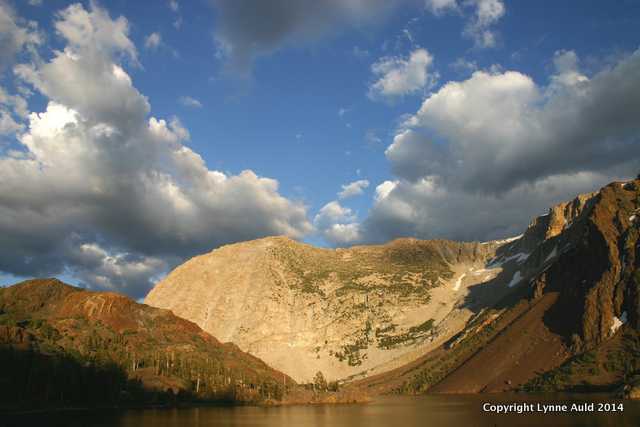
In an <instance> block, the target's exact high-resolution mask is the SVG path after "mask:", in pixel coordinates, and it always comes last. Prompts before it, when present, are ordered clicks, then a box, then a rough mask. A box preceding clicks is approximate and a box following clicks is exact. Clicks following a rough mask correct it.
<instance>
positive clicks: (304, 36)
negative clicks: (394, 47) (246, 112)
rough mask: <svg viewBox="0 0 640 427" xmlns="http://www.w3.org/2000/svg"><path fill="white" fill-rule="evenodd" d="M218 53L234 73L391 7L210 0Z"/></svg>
mask: <svg viewBox="0 0 640 427" xmlns="http://www.w3.org/2000/svg"><path fill="white" fill-rule="evenodd" d="M210 2H211V4H212V5H213V6H214V7H215V10H216V15H217V20H216V23H217V25H216V29H215V37H216V41H217V44H218V49H219V53H220V54H221V55H222V56H224V57H225V58H226V59H227V61H228V65H229V66H230V67H231V69H233V70H234V71H236V72H238V73H244V74H246V73H248V72H249V70H250V67H251V65H252V63H253V61H254V60H255V59H256V58H257V57H259V56H261V55H265V54H269V53H272V52H274V51H276V50H278V49H280V48H281V47H283V46H286V45H295V44H299V43H301V42H308V41H313V40H317V39H319V38H322V37H325V36H328V35H331V34H335V32H336V31H339V30H340V28H343V27H346V26H358V25H362V24H366V23H368V22H371V21H372V20H374V19H375V18H377V17H379V16H381V15H383V14H384V13H385V12H386V11H388V10H389V9H391V8H392V7H394V6H395V5H396V4H397V3H398V1H387V0H340V1H336V0H298V1H295V2H291V1H288V0H272V1H269V2H265V1H261V0H210Z"/></svg>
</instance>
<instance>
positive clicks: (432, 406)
mask: <svg viewBox="0 0 640 427" xmlns="http://www.w3.org/2000/svg"><path fill="white" fill-rule="evenodd" d="M487 401H490V402H503V403H510V402H516V401H519V402H533V403H538V402H554V403H556V402H567V403H572V402H585V401H593V402H607V401H609V402H610V401H611V400H610V399H607V398H604V397H602V398H599V397H597V396H589V397H585V396H568V395H556V396H549V395H547V396H514V395H474V396H443V395H434V396H416V397H389V398H383V399H379V400H377V401H375V402H373V403H369V404H363V405H326V406H289V407H271V408H263V407H232V408H229V407H203V408H186V409H149V410H129V411H124V412H100V413H82V412H79V413H74V414H58V415H56V416H53V415H50V414H49V415H47V416H46V418H45V419H43V418H42V417H41V416H40V417H34V416H29V417H26V416H23V417H21V418H20V419H19V420H17V419H11V420H9V419H5V421H4V422H3V421H0V427H13V426H14V425H16V426H17V425H19V426H25V425H44V426H56V427H58V426H59V427H85V426H87V427H88V426H96V427H151V426H153V427H178V426H180V427H210V426H216V427H217V426H223V427H224V426H243V427H247V426H263V427H275V426H301V427H306V426H319V427H323V426H326V427H329V426H331V427H341V426H345V427H346V426H349V427H351V426H367V427H378V426H397V427H404V426H421V427H429V426H437V427H447V426H480V427H483V426H491V427H494V426H540V425H547V426H570V427H575V426H598V427H599V426H611V427H614V426H615V427H626V426H629V427H632V426H633V427H636V426H640V403H639V402H630V401H625V402H623V404H624V412H622V413H620V412H618V413H602V412H600V413H598V412H592V413H567V414H551V415H549V414H547V415H544V414H539V413H527V414H508V415H504V414H500V415H498V414H491V413H486V412H484V411H483V410H482V404H483V403H484V402H487Z"/></svg>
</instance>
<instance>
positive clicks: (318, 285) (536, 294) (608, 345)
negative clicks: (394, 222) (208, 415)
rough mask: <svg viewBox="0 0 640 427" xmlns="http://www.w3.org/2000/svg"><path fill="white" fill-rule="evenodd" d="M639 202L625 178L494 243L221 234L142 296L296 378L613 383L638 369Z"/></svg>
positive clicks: (389, 385)
mask: <svg viewBox="0 0 640 427" xmlns="http://www.w3.org/2000/svg"><path fill="white" fill-rule="evenodd" d="M639 207H640V181H637V180H636V181H630V182H627V183H620V182H617V183H612V184H610V185H608V186H606V187H604V188H602V189H601V190H600V191H598V192H595V193H590V194H584V195H580V196H578V197H577V198H575V199H574V200H572V201H569V202H566V203H561V204H559V205H557V206H554V207H552V208H551V209H550V210H549V213H548V214H546V215H542V216H540V217H538V218H535V219H534V220H533V221H532V223H531V224H530V226H529V227H528V228H527V230H526V231H525V233H524V234H523V235H521V236H517V237H515V238H512V239H506V240H502V241H493V242H484V243H480V242H468V243H459V242H451V241H444V240H433V241H421V240H416V239H400V240H395V241H393V242H390V243H388V244H385V245H378V246H356V247H352V248H348V249H335V250H333V249H321V248H315V247H312V246H310V245H306V244H302V243H298V242H295V241H292V240H290V239H287V238H283V237H272V238H265V239H260V240H255V241H250V242H244V243H239V244H233V245H228V246H224V247H221V248H219V249H216V250H214V251H212V252H210V253H208V254H204V255H201V256H198V257H195V258H193V259H191V260H189V261H188V262H186V263H185V264H183V265H181V266H179V267H178V268H176V269H175V270H174V271H172V272H171V273H170V274H169V275H168V276H167V277H166V278H165V279H164V280H163V281H161V282H160V283H158V284H157V285H156V287H155V288H154V289H153V290H152V291H151V292H150V293H149V295H148V296H147V298H146V300H145V302H146V303H148V304H150V305H153V306H157V307H161V308H167V309H170V310H172V311H173V312H174V313H175V314H176V315H178V316H181V317H184V318H186V319H189V320H191V321H193V322H195V323H197V324H198V325H200V326H201V327H202V328H203V329H204V330H206V331H208V332H210V333H212V334H213V335H215V336H218V337H220V338H221V339H223V340H226V341H232V342H234V343H236V344H237V345H238V346H239V347H240V348H241V349H242V350H244V351H247V352H249V353H251V354H253V355H255V356H257V357H260V358H261V359H263V360H265V361H266V362H267V363H269V364H270V365H272V366H274V367H275V368H277V369H279V370H281V371H283V372H286V373H287V374H289V375H291V376H292V377H293V378H295V379H296V380H298V381H308V380H310V379H311V377H312V376H313V374H314V373H315V372H316V371H318V370H320V371H322V372H323V373H324V374H325V375H326V376H327V378H330V379H340V380H342V381H344V382H350V383H351V384H353V385H354V386H357V387H365V388H367V389H368V390H370V391H376V390H377V391H390V390H396V391H404V392H410V393H415V392H423V391H426V390H431V391H434V392H446V393H466V392H471V393H474V392H481V391H504V390H512V389H518V388H520V389H530V390H534V389H562V388H565V389H572V388H573V389H577V388H579V387H589V386H594V387H605V388H606V387H613V386H614V385H615V384H619V383H620V382H621V381H622V380H623V379H624V377H625V375H629V374H630V373H632V372H634V371H635V370H636V369H638V368H640V366H636V365H637V362H638V361H639V360H640V358H638V354H636V353H634V352H635V351H636V350H637V349H638V348H640V346H638V345H636V341H635V340H636V339H637V334H636V332H635V331H636V328H637V327H638V322H639V320H638V316H639V315H640V311H639V307H640V305H639V304H640V292H639V291H638V286H639V284H640V274H639V273H638V261H636V260H637V258H636V250H637V242H638V225H639V223H640V219H638V218H640V212H639V210H638V209H639ZM625 324H628V325H629V326H630V327H629V326H625V327H621V326H622V325H625ZM603 352H604V353H603ZM585 355H586V356H585ZM581 358H586V359H585V360H592V361H593V360H595V361H596V362H589V363H591V364H592V365H593V363H596V364H599V365H598V366H591V365H588V364H587V365H588V366H587V365H584V364H582V365H580V360H582V359H581ZM612 358H613V359H612ZM624 358H627V359H629V358H631V359H630V360H631V361H632V362H631V363H627V365H628V366H625V367H623V368H621V367H620V363H618V362H619V361H620V360H622V359H624ZM612 360H615V361H617V362H615V363H617V365H616V366H615V367H614V366H613V365H614V364H615V363H614V362H612ZM576 363H577V364H579V365H580V368H579V369H578V368H577V367H574V368H575V369H574V368H571V369H574V370H575V371H576V372H579V374H576V375H573V374H571V375H569V374H568V373H567V372H569V371H570V369H569V368H567V366H568V365H567V364H570V365H571V366H574V365H576ZM605 364H607V366H605ZM583 365H584V366H583ZM576 366H577V365H576ZM585 372H587V373H588V372H592V374H588V375H587V374H585ZM545 375H546V376H545ZM572 375H573V376H572ZM589 375H590V376H589ZM560 379H562V381H560Z"/></svg>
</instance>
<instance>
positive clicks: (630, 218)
mask: <svg viewBox="0 0 640 427" xmlns="http://www.w3.org/2000/svg"><path fill="white" fill-rule="evenodd" d="M636 218H637V217H636V216H635V215H631V216H630V217H629V221H630V222H634V221H635V220H636Z"/></svg>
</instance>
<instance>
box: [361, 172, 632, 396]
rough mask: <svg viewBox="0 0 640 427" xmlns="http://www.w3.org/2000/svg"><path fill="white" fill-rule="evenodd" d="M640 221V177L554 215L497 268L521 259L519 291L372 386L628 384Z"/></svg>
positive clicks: (512, 247)
mask: <svg viewBox="0 0 640 427" xmlns="http://www.w3.org/2000/svg"><path fill="white" fill-rule="evenodd" d="M638 218H640V181H639V180H635V181H630V182H616V183H612V184H610V185H608V186H606V187H604V188H602V189H601V190H600V191H598V192H597V193H592V194H586V195H581V196H578V197H577V198H576V199H574V200H573V201H570V202H568V203H562V204H560V205H558V206H555V207H553V208H551V209H550V210H549V213H548V214H547V215H543V216H541V217H538V218H536V219H535V220H534V221H533V222H532V223H531V225H530V226H529V228H528V229H527V230H526V232H525V233H524V234H523V236H522V237H520V238H519V239H517V240H514V241H512V242H510V243H508V244H506V245H504V246H502V247H500V248H498V250H497V254H496V258H495V260H493V261H492V262H501V261H504V260H506V259H510V258H513V257H517V261H518V262H517V266H515V268H513V269H512V270H511V271H510V272H509V273H508V274H510V275H513V276H512V279H511V281H510V282H509V285H510V286H512V287H513V289H514V292H513V293H512V294H509V295H507V296H505V297H503V298H502V299H501V300H500V301H499V302H498V303H497V304H495V305H493V306H491V307H487V309H486V310H484V311H483V312H481V313H480V314H479V315H478V316H476V317H474V318H472V319H470V321H469V322H468V323H467V324H466V325H465V327H464V328H463V329H462V330H461V332H460V333H459V334H457V335H456V336H455V337H454V338H453V339H452V340H450V341H449V342H448V343H446V344H445V345H444V346H442V347H440V348H438V349H436V350H435V351H432V352H430V353H428V354H427V355H426V356H424V357H423V359H421V360H419V361H417V362H415V363H414V364H413V365H412V366H407V367H404V369H403V370H402V372H395V373H389V374H387V375H386V376H381V377H379V378H374V379H371V380H369V381H368V383H366V384H364V385H365V386H366V387H370V388H374V387H378V388H381V389H387V390H388V389H389V388H396V389H400V390H405V391H409V392H421V391H425V390H430V391H436V392H449V393H451V392H456V393H476V392H481V391H505V390H512V389H518V388H524V389H527V390H538V389H545V390H589V389H603V390H604V389H612V388H615V387H616V386H618V385H620V383H621V382H622V381H624V379H625V378H626V377H628V376H630V375H632V374H634V373H636V372H637V370H638V369H640V339H639V338H638V333H637V332H638V326H639V325H638V314H639V311H638V310H639V307H640V300H639V297H638V294H639V289H640V270H638V267H639V266H640V262H639V260H638V250H639V240H638V236H639V225H640V221H638ZM488 366H489V367H490V369H486V367H488ZM590 387H591V388H590Z"/></svg>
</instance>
